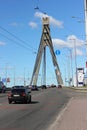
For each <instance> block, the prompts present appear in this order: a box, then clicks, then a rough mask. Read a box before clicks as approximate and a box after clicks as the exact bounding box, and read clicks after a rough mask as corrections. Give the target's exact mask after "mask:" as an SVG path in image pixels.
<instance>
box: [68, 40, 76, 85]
mask: <svg viewBox="0 0 87 130" xmlns="http://www.w3.org/2000/svg"><path fill="white" fill-rule="evenodd" d="M69 40H73V42H74V53H75V73H76V86H78V77H77V54H76V39H75V38H71V39H69Z"/></svg>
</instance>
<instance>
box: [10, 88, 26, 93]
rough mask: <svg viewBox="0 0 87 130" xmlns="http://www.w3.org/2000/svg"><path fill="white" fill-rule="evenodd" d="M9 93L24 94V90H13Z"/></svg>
mask: <svg viewBox="0 0 87 130" xmlns="http://www.w3.org/2000/svg"><path fill="white" fill-rule="evenodd" d="M11 92H12V93H23V92H25V89H13V90H12V91H11Z"/></svg>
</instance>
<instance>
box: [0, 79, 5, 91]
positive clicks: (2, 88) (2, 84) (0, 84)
mask: <svg viewBox="0 0 87 130" xmlns="http://www.w3.org/2000/svg"><path fill="white" fill-rule="evenodd" d="M5 92H6V86H5V85H4V83H3V82H2V81H0V93H5Z"/></svg>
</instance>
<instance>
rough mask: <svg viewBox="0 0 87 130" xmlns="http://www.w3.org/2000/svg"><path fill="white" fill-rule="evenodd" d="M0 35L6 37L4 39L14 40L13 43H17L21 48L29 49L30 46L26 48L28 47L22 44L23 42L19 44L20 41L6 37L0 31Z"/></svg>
mask: <svg viewBox="0 0 87 130" xmlns="http://www.w3.org/2000/svg"><path fill="white" fill-rule="evenodd" d="M0 35H1V36H3V37H5V38H6V39H8V40H10V41H12V42H14V43H15V44H17V45H19V46H21V47H23V48H25V49H27V50H29V49H30V48H28V47H26V46H24V45H23V44H21V43H19V42H17V41H15V40H13V39H11V38H9V37H7V36H6V35H4V34H2V33H0Z"/></svg>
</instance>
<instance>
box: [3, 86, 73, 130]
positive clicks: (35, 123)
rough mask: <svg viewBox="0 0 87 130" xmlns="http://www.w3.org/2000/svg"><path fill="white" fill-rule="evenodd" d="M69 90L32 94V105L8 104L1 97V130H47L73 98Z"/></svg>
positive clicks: (5, 97) (50, 89)
mask: <svg viewBox="0 0 87 130" xmlns="http://www.w3.org/2000/svg"><path fill="white" fill-rule="evenodd" d="M72 91H73V90H70V89H69V90H68V89H63V88H62V89H58V88H49V89H46V90H44V89H43V90H41V89H40V91H35V92H32V102H31V103H30V104H20V103H19V104H8V100H7V96H1V97H0V130H46V129H47V128H48V127H49V126H50V125H51V124H52V123H53V122H54V120H55V118H56V116H57V115H58V113H59V112H60V110H61V109H62V108H63V107H64V106H65V105H66V103H67V102H68V101H69V99H70V98H71V97H72V95H73V94H72Z"/></svg>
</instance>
